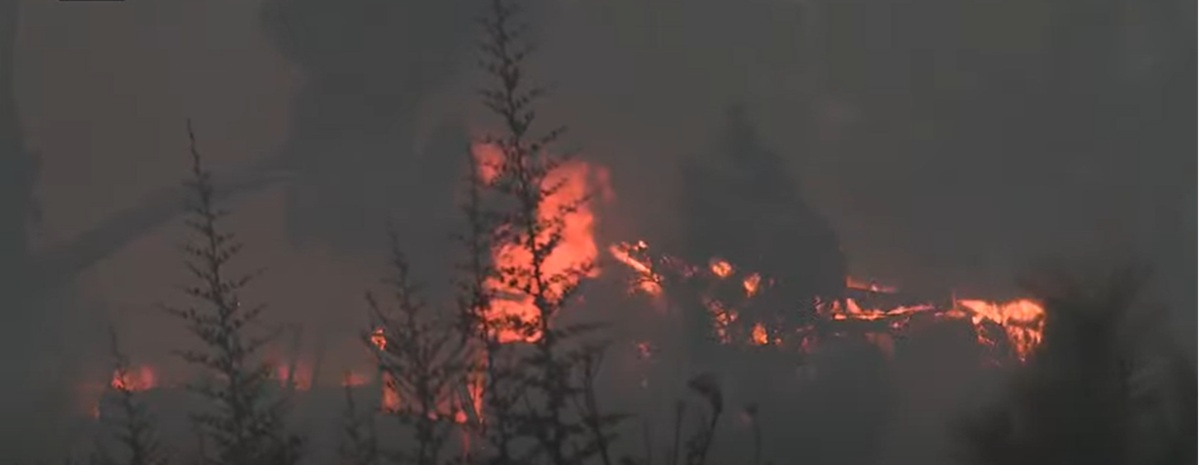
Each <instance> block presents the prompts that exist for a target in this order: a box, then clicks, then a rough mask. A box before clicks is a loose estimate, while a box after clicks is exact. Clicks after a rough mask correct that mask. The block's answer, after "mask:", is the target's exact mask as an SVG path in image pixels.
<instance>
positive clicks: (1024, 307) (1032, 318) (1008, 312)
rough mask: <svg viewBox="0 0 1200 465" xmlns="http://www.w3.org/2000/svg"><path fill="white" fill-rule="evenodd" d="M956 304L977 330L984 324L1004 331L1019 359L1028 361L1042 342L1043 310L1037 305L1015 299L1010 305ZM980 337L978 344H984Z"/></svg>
mask: <svg viewBox="0 0 1200 465" xmlns="http://www.w3.org/2000/svg"><path fill="white" fill-rule="evenodd" d="M956 303H957V304H958V305H959V306H961V307H963V308H965V309H967V310H968V311H969V312H970V316H971V322H972V323H974V324H975V326H976V328H977V329H979V328H980V325H981V324H982V323H983V322H984V321H990V322H992V323H995V324H998V325H1000V326H1001V327H1002V328H1004V332H1005V334H1007V335H1008V340H1009V342H1010V343H1011V344H1012V346H1013V349H1014V350H1016V352H1017V357H1018V358H1020V359H1021V360H1025V359H1026V358H1028V357H1029V354H1030V353H1031V352H1032V351H1033V349H1034V348H1035V347H1037V346H1038V344H1041V342H1042V330H1043V329H1044V327H1045V323H1046V322H1045V320H1046V311H1045V309H1043V308H1042V306H1041V305H1040V304H1038V303H1037V302H1034V301H1032V300H1029V299H1019V300H1014V301H1010V302H987V301H983V300H959V301H957V302H956ZM983 334H984V333H983V332H982V331H979V337H980V342H987V341H984V339H985V338H984V335H983Z"/></svg>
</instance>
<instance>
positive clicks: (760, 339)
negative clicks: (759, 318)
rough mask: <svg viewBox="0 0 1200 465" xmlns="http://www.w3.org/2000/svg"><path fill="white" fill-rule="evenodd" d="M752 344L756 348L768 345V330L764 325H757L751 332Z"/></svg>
mask: <svg viewBox="0 0 1200 465" xmlns="http://www.w3.org/2000/svg"><path fill="white" fill-rule="evenodd" d="M750 342H751V343H753V344H754V345H756V346H765V345H767V342H769V341H768V340H767V328H766V327H765V326H763V324H762V323H755V324H754V329H753V330H752V331H751V332H750Z"/></svg>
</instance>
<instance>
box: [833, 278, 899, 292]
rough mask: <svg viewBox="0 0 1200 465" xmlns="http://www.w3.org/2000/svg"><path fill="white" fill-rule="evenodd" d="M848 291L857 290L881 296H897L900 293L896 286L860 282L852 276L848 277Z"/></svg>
mask: <svg viewBox="0 0 1200 465" xmlns="http://www.w3.org/2000/svg"><path fill="white" fill-rule="evenodd" d="M846 289H857V290H860V291H868V292H875V293H879V294H895V293H896V292H899V289H898V288H897V287H895V286H885V285H882V284H879V283H876V282H875V281H860V280H857V279H854V278H853V277H850V276H847V277H846Z"/></svg>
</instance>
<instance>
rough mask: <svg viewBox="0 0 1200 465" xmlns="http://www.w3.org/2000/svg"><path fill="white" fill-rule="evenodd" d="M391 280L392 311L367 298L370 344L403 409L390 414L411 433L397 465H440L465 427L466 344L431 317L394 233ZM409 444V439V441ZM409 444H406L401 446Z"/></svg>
mask: <svg viewBox="0 0 1200 465" xmlns="http://www.w3.org/2000/svg"><path fill="white" fill-rule="evenodd" d="M391 242H392V259H391V262H392V263H391V265H392V271H393V272H394V273H395V274H394V275H393V276H392V278H391V279H388V280H385V281H384V282H385V283H387V284H388V285H389V286H390V287H391V290H392V294H393V298H394V301H395V307H394V308H385V307H384V306H383V305H382V304H380V303H379V302H378V301H377V300H376V299H375V297H374V296H372V295H371V294H370V293H368V294H367V303H368V304H369V305H370V307H371V316H372V319H373V320H374V322H375V325H374V328H375V329H374V330H373V331H372V332H371V333H370V334H369V335H368V337H367V338H366V340H367V343H368V345H369V347H371V348H372V349H374V352H375V355H376V360H377V363H378V364H379V370H380V372H381V373H383V374H385V375H387V376H386V377H385V379H386V383H387V384H388V385H387V388H388V389H389V390H391V392H393V393H395V394H396V396H397V397H398V398H399V400H400V401H401V405H396V406H392V407H394V410H392V411H389V412H387V413H388V414H390V415H392V416H395V417H396V418H397V419H399V420H400V421H401V423H402V424H404V425H405V426H407V427H409V432H410V433H411V439H412V441H411V442H412V443H413V444H414V445H413V447H412V448H411V449H408V450H402V451H396V454H395V455H396V457H397V459H398V460H397V461H398V462H400V463H411V464H414V465H440V464H442V463H445V462H444V457H443V454H444V453H445V452H446V446H447V444H448V443H449V441H450V439H451V436H452V434H453V433H454V431H455V427H456V426H455V425H456V423H459V422H465V421H466V413H465V412H464V411H462V410H461V409H459V408H458V406H459V405H460V404H462V403H463V402H462V399H460V398H459V397H458V396H457V394H458V393H459V390H458V389H457V388H458V387H459V386H461V385H463V383H464V382H465V381H464V380H465V374H466V372H465V370H464V366H463V364H462V362H461V361H462V359H463V357H462V356H463V353H464V349H465V347H466V346H465V344H464V342H465V341H464V340H463V339H462V338H460V337H456V336H458V334H457V332H456V329H457V326H456V325H455V324H454V323H455V322H452V321H451V322H447V321H441V320H440V319H439V318H437V317H436V315H433V314H431V313H432V312H430V311H429V308H428V307H427V305H426V304H425V302H423V301H422V300H421V298H420V297H419V295H418V294H419V289H418V288H417V286H416V285H415V284H414V283H413V280H412V276H411V273H410V270H409V264H408V260H407V259H406V257H405V256H404V254H403V253H402V252H401V250H400V243H399V237H398V236H397V235H396V234H395V233H394V232H393V233H392V234H391ZM405 439H407V438H405ZM403 442H408V441H403Z"/></svg>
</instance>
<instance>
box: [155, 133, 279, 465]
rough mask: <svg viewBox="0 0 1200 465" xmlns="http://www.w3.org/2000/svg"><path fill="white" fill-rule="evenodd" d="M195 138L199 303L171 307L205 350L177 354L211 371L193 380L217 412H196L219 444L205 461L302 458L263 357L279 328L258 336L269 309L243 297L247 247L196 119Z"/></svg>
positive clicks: (194, 262) (259, 462)
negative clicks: (231, 221)
mask: <svg viewBox="0 0 1200 465" xmlns="http://www.w3.org/2000/svg"><path fill="white" fill-rule="evenodd" d="M188 137H189V144H190V147H191V157H192V179H191V181H189V183H188V186H189V187H190V188H191V189H192V190H193V192H194V195H195V197H194V198H193V199H192V202H191V204H190V205H189V213H190V216H191V218H189V219H188V221H187V226H188V228H189V229H190V230H191V231H192V233H193V235H194V236H193V237H192V239H191V240H190V241H189V242H188V243H187V244H186V245H185V246H184V252H185V254H186V256H187V259H186V265H187V269H188V270H189V271H190V272H191V274H192V276H193V277H194V278H195V279H196V283H195V284H194V285H192V286H189V287H187V288H186V289H185V292H186V293H187V295H188V296H190V297H192V298H193V299H195V300H196V301H197V304H198V305H196V306H188V307H184V308H173V307H169V308H168V311H169V312H170V313H172V314H174V315H175V316H177V317H178V318H179V319H180V320H182V321H183V322H184V323H185V324H186V325H187V329H188V331H189V332H190V333H191V334H192V335H194V336H195V337H196V338H197V339H199V341H200V342H201V343H202V347H203V349H200V350H180V351H178V352H177V353H178V354H179V356H180V357H181V358H182V359H183V360H184V361H185V362H187V363H188V364H191V365H193V366H196V367H199V368H201V369H203V370H204V371H205V372H206V374H207V375H209V377H208V379H205V380H202V381H200V382H198V383H194V384H191V385H189V388H190V389H191V390H192V391H194V392H195V393H197V394H198V395H200V396H201V397H203V398H205V399H206V400H207V401H208V402H209V405H210V408H211V409H212V410H207V409H206V410H204V411H200V412H194V413H193V414H192V419H193V421H194V422H195V423H196V425H197V427H198V429H199V432H200V434H201V435H202V437H203V438H204V439H205V440H206V442H205V443H206V444H210V445H211V446H212V447H214V449H215V450H214V455H213V456H205V457H201V459H202V460H203V461H204V462H205V463H211V464H214V465H216V464H220V465H268V464H269V465H284V464H290V463H295V461H296V459H297V457H296V455H297V453H298V446H299V438H297V437H295V436H290V435H287V434H285V433H284V428H285V425H284V408H285V407H286V404H285V402H284V400H285V399H278V398H273V397H274V396H272V395H271V392H270V388H271V384H270V383H271V380H270V376H271V367H270V365H269V364H267V363H266V362H265V361H262V360H261V359H260V358H261V357H260V351H261V349H262V348H263V347H264V345H265V344H267V343H268V342H270V341H271V340H272V339H273V337H274V336H275V335H277V334H278V332H273V333H271V334H268V335H261V334H255V333H256V332H257V331H256V330H255V326H257V325H261V324H262V323H261V320H260V318H259V317H260V316H261V314H262V312H263V310H264V309H265V306H262V305H259V306H254V307H246V306H244V305H243V303H242V301H241V298H240V294H241V293H242V291H243V290H244V289H245V288H246V286H247V285H248V284H249V283H250V281H251V279H252V277H253V276H254V275H253V274H246V275H236V274H235V272H233V271H232V270H231V269H230V263H231V261H232V260H233V259H234V258H236V257H237V255H238V253H239V252H240V251H241V249H242V244H241V243H240V242H238V241H237V240H236V238H235V237H234V235H233V234H231V233H227V232H224V231H223V229H222V227H221V224H220V220H222V219H223V218H225V217H226V216H227V212H225V211H222V210H219V209H218V208H217V206H216V205H215V191H214V184H213V182H212V175H211V173H209V171H208V170H206V169H205V168H204V166H203V164H202V162H201V157H200V152H199V151H198V149H197V147H196V138H195V135H194V133H193V132H192V127H191V121H190V120H189V121H188Z"/></svg>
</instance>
